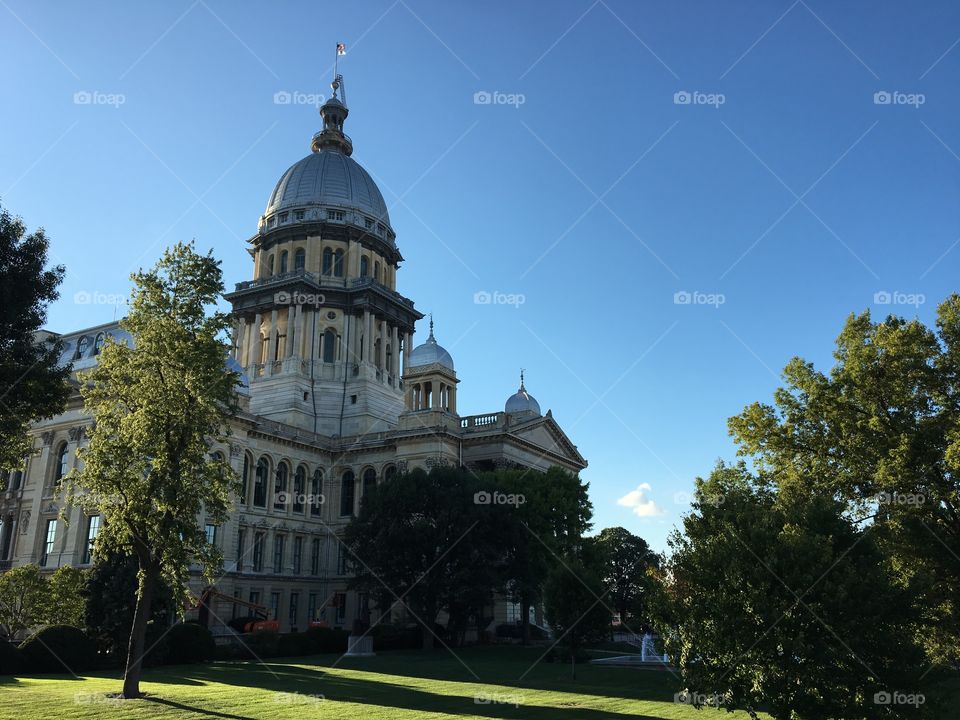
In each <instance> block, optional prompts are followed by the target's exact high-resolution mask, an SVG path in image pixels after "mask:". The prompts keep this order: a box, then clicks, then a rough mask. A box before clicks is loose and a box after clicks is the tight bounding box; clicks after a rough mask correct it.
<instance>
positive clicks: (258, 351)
mask: <svg viewBox="0 0 960 720" xmlns="http://www.w3.org/2000/svg"><path fill="white" fill-rule="evenodd" d="M262 324H263V316H262V315H261V314H260V313H257V316H256V317H255V318H254V320H253V327H252V328H251V332H250V333H249V335H250V339H249V340H248V342H247V351H248V352H249V354H250V356H249V357H248V358H247V365H256V364H259V363H260V361H261V359H262V357H263V356H262V353H263V348H262V347H261V344H260V343H261V341H260V326H261V325H262Z"/></svg>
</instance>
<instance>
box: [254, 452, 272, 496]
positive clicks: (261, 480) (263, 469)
mask: <svg viewBox="0 0 960 720" xmlns="http://www.w3.org/2000/svg"><path fill="white" fill-rule="evenodd" d="M269 470H270V468H269V465H268V464H267V459H266V458H260V461H259V462H258V463H257V477H256V482H255V484H254V486H253V505H254V507H261V508H262V507H266V506H267V473H268V472H269Z"/></svg>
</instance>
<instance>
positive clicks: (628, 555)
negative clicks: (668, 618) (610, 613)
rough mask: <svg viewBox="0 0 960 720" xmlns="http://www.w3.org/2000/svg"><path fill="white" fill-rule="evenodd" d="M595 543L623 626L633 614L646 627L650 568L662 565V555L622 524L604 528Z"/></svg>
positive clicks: (639, 625) (641, 627) (605, 578)
mask: <svg viewBox="0 0 960 720" xmlns="http://www.w3.org/2000/svg"><path fill="white" fill-rule="evenodd" d="M595 542H596V544H597V548H598V550H599V552H600V557H601V558H602V563H603V564H602V566H601V567H602V570H601V573H602V579H603V584H604V586H605V587H606V588H607V590H608V591H609V593H610V600H609V604H610V605H611V606H612V607H613V609H614V610H616V611H617V613H618V614H619V615H620V622H621V623H622V624H623V625H625V626H626V625H627V624H628V620H629V618H630V617H631V616H632V617H634V618H636V619H637V620H638V621H639V623H638V629H642V630H646V629H647V627H648V626H649V618H648V616H647V612H646V594H647V589H648V586H649V579H648V573H647V571H648V569H650V568H656V567H658V566H659V563H660V558H659V556H658V555H657V554H656V553H655V552H653V550H651V549H650V546H649V545H648V544H647V541H646V540H644V539H643V538H641V537H637V536H636V535H634V534H633V533H631V532H630V531H629V530H626V529H625V528H622V527H613V528H604V529H603V530H601V531H600V534H599V535H598V536H597V537H596V539H595Z"/></svg>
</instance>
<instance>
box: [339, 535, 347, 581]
mask: <svg viewBox="0 0 960 720" xmlns="http://www.w3.org/2000/svg"><path fill="white" fill-rule="evenodd" d="M348 560H349V557H348V554H347V548H346V546H345V545H344V544H343V543H342V542H338V543H337V575H346V574H347V561H348Z"/></svg>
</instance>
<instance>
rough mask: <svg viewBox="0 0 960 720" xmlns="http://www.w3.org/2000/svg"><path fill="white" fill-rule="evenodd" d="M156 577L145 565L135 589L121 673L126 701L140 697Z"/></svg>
mask: <svg viewBox="0 0 960 720" xmlns="http://www.w3.org/2000/svg"><path fill="white" fill-rule="evenodd" d="M157 576H158V571H157V569H156V568H155V567H154V566H153V564H152V563H151V564H149V565H147V567H146V569H144V571H143V574H142V575H141V576H140V582H139V586H138V588H137V607H136V610H134V613H133V625H132V626H131V628H130V642H129V644H128V646H127V666H126V669H125V671H124V673H123V697H125V698H127V699H131V698H138V697H140V696H141V693H140V674H141V671H142V670H143V653H144V650H145V649H146V647H145V646H146V640H147V621H148V620H149V619H150V609H151V608H150V605H151V602H152V600H153V591H154V588H155V587H156V583H157Z"/></svg>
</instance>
